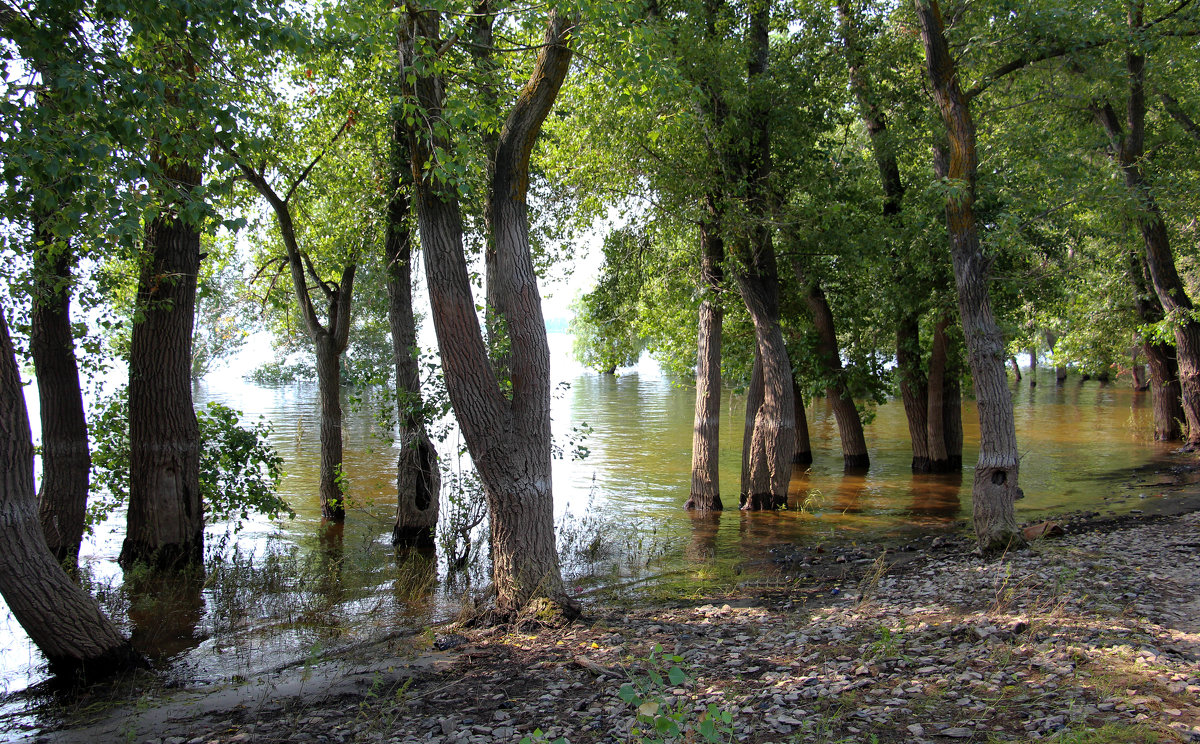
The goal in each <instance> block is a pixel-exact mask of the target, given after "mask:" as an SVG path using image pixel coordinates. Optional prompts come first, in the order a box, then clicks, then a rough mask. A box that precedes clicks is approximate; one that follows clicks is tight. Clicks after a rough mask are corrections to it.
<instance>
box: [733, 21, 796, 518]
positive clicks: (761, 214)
mask: <svg viewBox="0 0 1200 744" xmlns="http://www.w3.org/2000/svg"><path fill="white" fill-rule="evenodd" d="M769 19H770V4H769V3H758V4H756V5H752V6H751V8H750V24H749V31H748V38H747V42H748V44H749V49H750V56H749V64H748V67H747V88H748V92H749V104H748V108H749V112H748V113H749V117H748V128H749V131H748V132H747V135H748V139H749V142H748V146H747V147H746V148H745V149H744V150H739V151H738V152H730V153H729V156H731V158H730V159H731V161H732V165H733V168H731V170H732V171H733V172H735V173H738V174H739V176H740V177H741V185H742V186H743V187H744V193H745V199H746V202H747V205H748V207H749V209H750V212H751V215H752V220H753V224H752V225H751V226H749V227H748V228H743V230H742V231H741V233H740V234H739V235H738V238H737V241H736V247H735V250H736V251H737V256H738V259H739V263H740V267H739V270H738V273H737V277H736V278H737V285H738V290H739V292H740V293H741V295H742V300H743V301H744V302H745V303H746V309H747V310H748V311H749V314H750V318H751V320H752V321H753V322H754V337H755V344H756V348H757V350H758V351H757V354H758V357H759V358H761V361H762V372H763V398H762V405H761V406H759V407H758V410H757V411H756V412H755V413H754V416H753V421H754V432H753V434H752V436H751V440H750V451H749V452H748V453H745V452H744V453H743V455H742V456H743V459H745V460H747V461H748V464H747V469H748V471H749V489H748V490H747V491H746V493H745V497H746V498H745V503H744V504H743V505H742V508H743V509H749V510H755V509H778V508H780V507H783V506H786V505H787V487H788V481H789V480H790V479H791V474H792V467H791V463H792V458H793V455H794V453H795V446H796V418H795V416H796V411H795V400H794V399H793V396H792V365H791V362H790V360H789V359H788V354H787V348H786V346H785V345H784V341H783V331H782V329H781V327H780V324H779V271H778V264H777V262H776V259H775V246H774V244H773V242H772V240H771V231H770V226H769V225H768V224H767V221H768V217H769V216H770V211H771V199H770V194H769V191H768V190H769V183H768V181H769V178H770V174H771V137H770V134H771V133H770V127H769V119H770V116H769V114H770V108H771V99H770V92H769V91H768V90H767V89H766V88H765V87H764V86H765V81H766V72H767V59H768V51H769V36H768V21H769ZM750 413H751V412H750V411H749V410H747V416H748V417H749V416H750Z"/></svg>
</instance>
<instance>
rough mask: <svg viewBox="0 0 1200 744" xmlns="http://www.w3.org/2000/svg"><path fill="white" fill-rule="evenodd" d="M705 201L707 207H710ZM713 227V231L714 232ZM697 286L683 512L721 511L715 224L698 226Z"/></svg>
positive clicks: (720, 253)
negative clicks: (700, 297) (699, 297)
mask: <svg viewBox="0 0 1200 744" xmlns="http://www.w3.org/2000/svg"><path fill="white" fill-rule="evenodd" d="M715 201H716V200H714V199H709V200H708V203H709V205H714V204H715ZM714 228H715V229H714ZM700 254H701V268H700V273H701V281H702V284H703V287H704V292H705V298H704V301H703V302H701V303H700V321H699V332H698V335H697V342H696V345H697V349H696V416H695V420H694V424H693V427H692V490H691V494H690V495H689V496H688V500H687V502H686V503H685V504H684V505H683V506H684V508H685V509H695V510H698V511H721V510H722V509H724V505H723V504H722V503H721V488H720V454H721V438H720V433H721V332H722V320H723V318H724V315H725V311H724V309H723V308H722V307H721V304H720V297H721V291H722V286H721V285H722V283H723V281H724V276H723V274H724V272H723V270H722V268H721V264H722V263H723V262H724V260H725V246H724V242H723V240H722V238H721V236H720V234H719V225H713V224H709V223H704V224H701V226H700Z"/></svg>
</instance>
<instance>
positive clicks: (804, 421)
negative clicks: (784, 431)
mask: <svg viewBox="0 0 1200 744" xmlns="http://www.w3.org/2000/svg"><path fill="white" fill-rule="evenodd" d="M792 398H793V399H794V406H795V411H796V447H795V454H793V455H792V464H793V465H812V461H813V455H812V444H811V443H810V442H809V440H808V415H807V414H805V412H804V394H803V393H801V392H800V383H799V382H797V381H796V376H795V375H792Z"/></svg>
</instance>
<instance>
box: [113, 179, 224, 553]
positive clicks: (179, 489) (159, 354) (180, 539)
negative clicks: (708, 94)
mask: <svg viewBox="0 0 1200 744" xmlns="http://www.w3.org/2000/svg"><path fill="white" fill-rule="evenodd" d="M159 162H160V163H161V164H162V165H163V166H164V178H165V180H166V182H167V183H169V184H171V185H172V187H173V188H176V189H178V190H179V193H178V194H173V195H167V201H168V202H170V203H173V204H179V203H181V202H182V201H183V200H185V199H187V198H189V195H190V192H191V191H192V189H194V188H196V187H197V186H199V184H200V172H199V171H198V170H197V169H195V168H193V167H191V166H189V165H186V164H176V163H168V162H167V161H166V160H165V159H163V158H160V159H159ZM145 249H146V252H147V253H148V256H147V257H146V260H145V261H144V262H143V266H142V270H141V274H140V276H139V279H138V293H137V308H138V315H139V316H140V320H139V321H138V322H136V323H134V326H133V338H132V341H131V344H130V350H129V444H130V453H129V518H128V526H127V528H126V533H125V543H124V545H123V546H122V548H121V557H120V563H121V565H122V566H125V567H128V566H130V565H132V564H134V563H139V562H141V563H147V564H150V565H152V566H157V567H161V568H174V567H179V566H183V565H186V564H199V563H201V561H202V560H203V558H204V514H203V507H202V505H201V501H200V470H199V468H200V430H199V426H198V425H197V423H196V412H195V409H194V408H193V405H192V326H193V323H194V321H195V309H196V275H197V272H198V271H199V269H200V233H199V231H198V230H197V229H196V228H195V227H194V226H192V225H190V224H187V223H186V222H185V221H184V220H183V219H181V218H180V217H179V216H178V214H176V213H175V212H174V211H172V210H171V209H165V210H164V211H163V212H162V213H160V214H159V216H158V217H156V218H155V219H154V220H153V221H152V222H150V224H149V225H147V226H146V239H145Z"/></svg>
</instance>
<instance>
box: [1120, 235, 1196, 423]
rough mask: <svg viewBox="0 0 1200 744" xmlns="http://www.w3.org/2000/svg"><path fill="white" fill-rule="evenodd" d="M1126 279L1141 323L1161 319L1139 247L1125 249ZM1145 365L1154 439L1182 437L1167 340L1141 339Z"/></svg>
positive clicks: (1179, 405)
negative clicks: (1152, 412) (1148, 374)
mask: <svg viewBox="0 0 1200 744" xmlns="http://www.w3.org/2000/svg"><path fill="white" fill-rule="evenodd" d="M1128 272H1129V281H1130V283H1131V284H1132V285H1133V290H1134V300H1133V305H1134V308H1135V309H1136V310H1137V314H1138V319H1139V320H1141V321H1142V322H1143V323H1146V324H1151V323H1158V322H1159V321H1161V320H1162V319H1163V309H1162V304H1160V303H1159V301H1158V296H1157V295H1155V294H1154V292H1153V291H1151V289H1150V286H1149V285H1150V268H1149V267H1148V266H1147V265H1146V258H1145V256H1144V255H1142V253H1141V252H1140V251H1131V252H1130V253H1129V263H1128ZM1142 349H1143V350H1144V351H1145V353H1146V366H1147V368H1148V369H1149V371H1150V390H1151V393H1150V395H1151V399H1152V400H1153V408H1154V439H1155V441H1159V442H1177V441H1180V440H1181V439H1183V428H1182V422H1183V401H1182V399H1181V392H1180V388H1179V368H1178V365H1177V363H1176V361H1175V350H1174V349H1172V348H1171V346H1170V345H1169V344H1166V343H1162V342H1161V341H1154V340H1151V339H1144V340H1143V341H1142Z"/></svg>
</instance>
